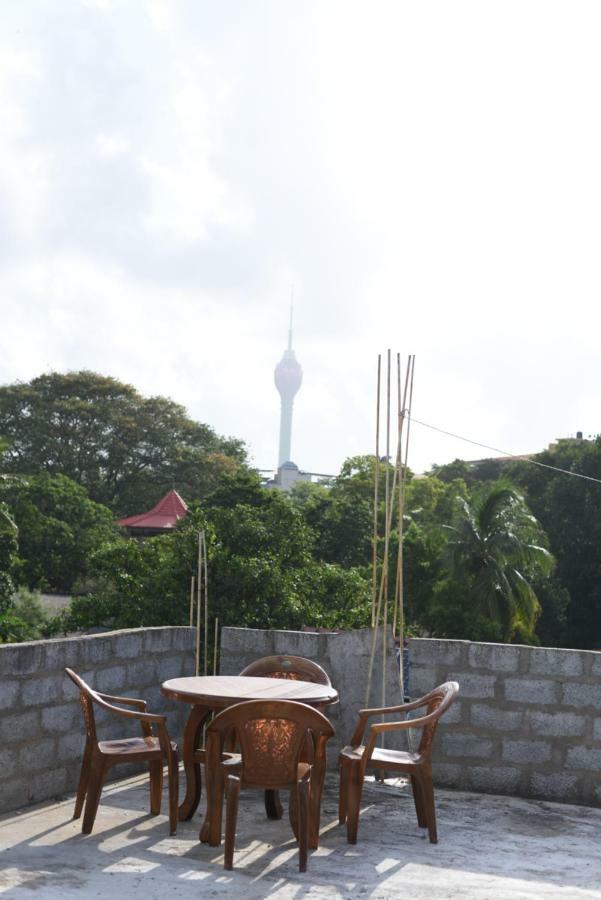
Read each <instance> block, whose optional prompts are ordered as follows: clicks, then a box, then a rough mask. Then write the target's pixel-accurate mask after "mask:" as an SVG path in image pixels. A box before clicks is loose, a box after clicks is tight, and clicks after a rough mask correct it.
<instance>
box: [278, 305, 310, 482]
mask: <svg viewBox="0 0 601 900" xmlns="http://www.w3.org/2000/svg"><path fill="white" fill-rule="evenodd" d="M273 377H274V381H275V386H276V388H277V389H278V391H279V394H280V398H281V409H280V446H279V451H278V468H279V467H280V466H282V465H283V464H284V463H286V462H290V446H291V442H292V409H293V406H294V398H295V396H296V394H297V392H298V389H299V388H300V386H301V384H302V381H303V370H302V368H301V366H300V364H299V362H298V360H297V358H296V356H295V354H294V350H293V349H292V309H291V310H290V327H289V329H288V347H287V349H286V350H284V355H283V356H282V358H281V360H280V361H279V363H278V364H277V366H276V367H275V372H274V374H273Z"/></svg>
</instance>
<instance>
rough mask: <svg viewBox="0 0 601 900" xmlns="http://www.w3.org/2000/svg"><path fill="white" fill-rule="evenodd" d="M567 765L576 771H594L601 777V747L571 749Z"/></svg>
mask: <svg viewBox="0 0 601 900" xmlns="http://www.w3.org/2000/svg"><path fill="white" fill-rule="evenodd" d="M566 765H567V767H569V768H574V769H593V771H594V772H596V773H598V774H599V775H601V747H585V746H578V747H570V748H569V749H568V754H567V757H566Z"/></svg>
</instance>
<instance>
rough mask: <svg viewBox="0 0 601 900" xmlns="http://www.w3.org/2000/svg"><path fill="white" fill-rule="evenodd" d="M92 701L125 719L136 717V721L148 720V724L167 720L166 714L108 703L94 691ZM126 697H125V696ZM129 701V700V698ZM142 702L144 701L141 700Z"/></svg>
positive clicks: (163, 722)
mask: <svg viewBox="0 0 601 900" xmlns="http://www.w3.org/2000/svg"><path fill="white" fill-rule="evenodd" d="M93 697H94V702H95V703H96V705H97V706H100V708H101V709H105V710H106V711H107V712H112V713H115V714H116V715H118V716H122V717H123V718H125V719H137V721H138V722H148V723H149V724H153V723H155V724H157V725H159V724H161V723H162V724H163V725H164V724H165V722H166V721H167V716H161V715H157V714H155V713H149V712H143V711H141V710H137V709H136V710H134V709H121V707H120V706H115V705H114V704H113V703H109V702H108V701H107V700H105V699H104V698H103V696H102V695H101V694H98V693H96V691H94V694H93ZM126 699H127V698H126ZM130 702H131V700H130ZM142 702H144V701H142Z"/></svg>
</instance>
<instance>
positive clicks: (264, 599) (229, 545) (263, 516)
mask: <svg viewBox="0 0 601 900" xmlns="http://www.w3.org/2000/svg"><path fill="white" fill-rule="evenodd" d="M230 487H231V485H230ZM239 487H240V486H239V485H238V486H237V487H236V488H235V490H236V491H237V490H238V489H239ZM243 488H244V489H243V491H242V493H243V495H244V497H245V499H246V500H249V499H254V501H255V502H254V505H253V504H252V503H238V504H235V505H234V506H232V507H231V508H230V507H227V506H221V505H215V506H213V507H210V508H209V509H203V510H202V511H201V510H200V508H198V507H194V506H193V507H192V509H191V512H190V513H189V515H188V516H187V517H186V518H185V519H183V520H182V521H181V522H180V523H179V525H178V528H177V529H176V531H175V532H174V533H173V534H170V535H164V536H160V537H155V538H151V539H149V540H146V541H133V540H130V541H125V542H119V543H116V544H112V545H105V546H104V547H102V548H101V549H100V550H99V551H98V552H97V553H96V554H95V555H94V557H93V562H92V571H93V574H94V576H95V577H96V578H97V579H98V584H99V588H98V589H97V590H95V591H93V592H92V593H91V594H90V595H88V596H85V597H79V598H75V600H74V601H73V604H72V613H71V619H70V623H71V627H78V628H89V627H92V626H95V625H105V626H113V627H128V626H132V625H156V624H185V623H187V622H188V620H189V590H190V578H191V576H192V575H193V574H195V573H196V564H197V539H198V531H199V529H201V528H204V529H205V532H206V533H207V543H208V556H209V606H210V615H211V618H213V617H214V616H217V617H219V621H220V623H221V625H237V626H248V627H256V628H301V627H302V626H303V625H304V624H311V625H323V626H328V627H334V626H337V627H341V626H345V627H354V626H355V625H357V624H359V623H360V624H365V623H366V621H367V615H368V610H369V600H368V596H367V594H368V584H367V581H366V579H365V577H364V576H363V575H362V574H361V572H360V571H358V570H353V569H343V568H342V567H340V566H337V565H334V564H325V563H321V562H319V561H316V560H315V559H314V558H313V557H312V550H313V540H314V536H313V533H312V531H311V529H310V528H309V527H308V525H307V523H306V521H305V520H304V519H303V516H302V514H301V513H300V511H299V510H298V509H297V508H295V506H294V505H293V504H292V503H290V501H289V500H288V498H287V497H286V496H285V495H283V494H282V493H280V492H278V491H267V490H265V489H262V488H259V489H258V491H257V492H255V493H252V494H249V491H248V490H247V488H248V485H245V486H243ZM216 499H217V498H215V497H213V502H215V501H216ZM219 499H220V501H221V502H223V501H224V498H223V496H222V497H221V498H219Z"/></svg>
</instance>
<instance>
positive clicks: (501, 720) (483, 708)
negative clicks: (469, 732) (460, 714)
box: [470, 703, 524, 731]
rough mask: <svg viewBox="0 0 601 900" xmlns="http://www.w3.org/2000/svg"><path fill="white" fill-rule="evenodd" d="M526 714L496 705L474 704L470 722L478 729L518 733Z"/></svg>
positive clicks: (519, 710)
mask: <svg viewBox="0 0 601 900" xmlns="http://www.w3.org/2000/svg"><path fill="white" fill-rule="evenodd" d="M523 719H524V713H523V711H522V710H521V709H499V707H498V706H495V705H494V704H492V703H491V704H485V703H474V705H473V706H472V708H471V710H470V721H471V723H472V725H475V726H476V727H477V728H489V729H492V730H493V731H518V730H520V729H521V727H522V723H523Z"/></svg>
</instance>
